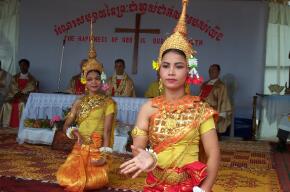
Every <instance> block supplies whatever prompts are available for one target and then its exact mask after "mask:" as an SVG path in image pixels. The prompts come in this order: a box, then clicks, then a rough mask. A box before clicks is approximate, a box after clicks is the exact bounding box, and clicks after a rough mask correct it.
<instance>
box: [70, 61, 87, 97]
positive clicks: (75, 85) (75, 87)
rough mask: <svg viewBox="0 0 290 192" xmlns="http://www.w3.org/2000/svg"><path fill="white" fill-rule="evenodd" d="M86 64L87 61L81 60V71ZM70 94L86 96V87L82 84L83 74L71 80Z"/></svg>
mask: <svg viewBox="0 0 290 192" xmlns="http://www.w3.org/2000/svg"><path fill="white" fill-rule="evenodd" d="M85 62H87V59H83V60H81V63H80V71H82V67H83V65H84V63H85ZM68 92H69V93H71V94H76V95H82V94H85V86H84V85H83V84H82V83H81V72H80V73H79V74H77V75H75V76H73V77H72V78H71V80H70V88H69V90H68Z"/></svg>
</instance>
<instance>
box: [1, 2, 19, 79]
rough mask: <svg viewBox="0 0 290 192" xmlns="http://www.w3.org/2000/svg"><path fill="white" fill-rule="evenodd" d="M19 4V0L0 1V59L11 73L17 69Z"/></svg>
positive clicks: (4, 67)
mask: <svg viewBox="0 0 290 192" xmlns="http://www.w3.org/2000/svg"><path fill="white" fill-rule="evenodd" d="M19 5H20V3H19V0H2V1H0V60H1V62H2V68H3V69H4V70H6V71H8V72H10V73H11V74H15V73H16V70H17V69H18V67H17V66H18V64H17V61H16V55H17V49H18V37H19V7H20V6H19Z"/></svg>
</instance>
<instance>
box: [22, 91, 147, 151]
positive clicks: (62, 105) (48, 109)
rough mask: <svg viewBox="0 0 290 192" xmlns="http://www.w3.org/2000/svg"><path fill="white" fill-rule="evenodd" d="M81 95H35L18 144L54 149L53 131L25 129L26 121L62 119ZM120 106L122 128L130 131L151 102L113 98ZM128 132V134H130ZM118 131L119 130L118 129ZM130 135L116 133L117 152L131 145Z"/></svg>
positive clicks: (28, 102) (28, 103)
mask: <svg viewBox="0 0 290 192" xmlns="http://www.w3.org/2000/svg"><path fill="white" fill-rule="evenodd" d="M77 97H80V96H77V95H69V94H49V93H31V94H30V95H29V98H28V100H27V103H26V106H25V108H24V111H23V113H22V116H21V120H20V126H19V131H18V137H17V141H18V143H20V144H21V143H24V142H27V143H32V144H46V145H51V143H52V141H53V137H54V133H55V132H54V131H53V130H52V129H45V128H29V127H25V126H24V120H25V119H45V118H48V119H51V118H52V117H53V116H55V115H59V116H62V115H63V110H66V109H67V108H69V107H71V105H72V103H73V102H74V101H75V100H76V99H77ZM113 99H114V100H115V101H116V103H117V108H118V112H117V120H118V121H119V122H120V124H119V125H121V126H127V127H126V129H128V127H130V125H133V124H134V123H135V119H136V117H137V114H138V111H139V109H140V107H141V105H142V104H143V103H144V102H145V101H147V99H145V98H130V97H113ZM126 129H125V130H126ZM116 130H118V127H116ZM127 138H128V135H127V134H126V133H125V132H124V131H123V132H122V131H121V132H120V131H119V132H117V133H115V145H114V146H116V147H115V148H116V151H118V152H122V151H123V150H124V147H122V146H121V145H124V143H125V142H126V141H127Z"/></svg>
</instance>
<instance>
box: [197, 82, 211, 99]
mask: <svg viewBox="0 0 290 192" xmlns="http://www.w3.org/2000/svg"><path fill="white" fill-rule="evenodd" d="M212 88H213V85H204V86H203V87H202V89H201V93H200V97H201V98H202V99H204V98H207V96H208V95H209V93H210V92H211V90H212Z"/></svg>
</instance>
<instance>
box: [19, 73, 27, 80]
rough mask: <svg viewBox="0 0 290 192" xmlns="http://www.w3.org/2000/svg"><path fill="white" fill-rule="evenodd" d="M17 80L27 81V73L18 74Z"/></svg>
mask: <svg viewBox="0 0 290 192" xmlns="http://www.w3.org/2000/svg"><path fill="white" fill-rule="evenodd" d="M19 79H28V73H26V74H23V73H20V77H19Z"/></svg>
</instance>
